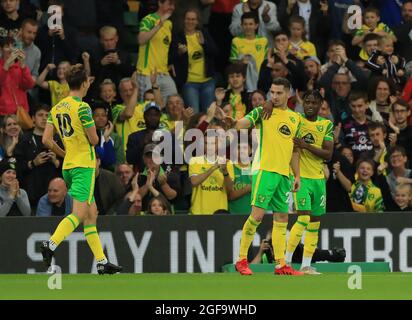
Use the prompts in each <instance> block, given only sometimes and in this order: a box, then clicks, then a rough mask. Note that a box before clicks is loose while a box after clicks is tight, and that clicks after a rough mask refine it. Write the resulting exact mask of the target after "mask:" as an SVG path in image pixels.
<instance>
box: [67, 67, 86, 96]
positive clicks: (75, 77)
mask: <svg viewBox="0 0 412 320" xmlns="http://www.w3.org/2000/svg"><path fill="white" fill-rule="evenodd" d="M87 78H88V77H87V72H86V69H85V68H84V66H83V65H82V64H76V65H74V66H71V67H70V69H69V71H68V72H67V74H66V80H67V83H68V84H69V88H70V90H79V89H80V88H81V87H82V84H83V83H84V82H86V81H87Z"/></svg>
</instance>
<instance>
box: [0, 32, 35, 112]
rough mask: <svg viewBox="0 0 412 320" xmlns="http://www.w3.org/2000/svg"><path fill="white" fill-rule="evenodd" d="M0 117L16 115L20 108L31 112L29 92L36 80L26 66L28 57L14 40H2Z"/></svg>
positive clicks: (0, 41) (0, 45)
mask: <svg viewBox="0 0 412 320" xmlns="http://www.w3.org/2000/svg"><path fill="white" fill-rule="evenodd" d="M0 47H1V50H0V51H1V55H2V57H1V58H0V87H1V91H0V115H1V116H4V115H8V114H16V112H17V108H18V107H19V106H21V107H23V108H24V110H25V111H26V112H29V103H28V101H27V90H29V89H31V88H33V87H34V84H35V83H34V79H33V77H32V76H31V74H30V70H29V68H28V67H27V66H26V62H25V59H26V55H25V54H24V51H23V50H18V49H16V47H15V41H14V39H13V38H10V37H6V38H3V39H1V40H0Z"/></svg>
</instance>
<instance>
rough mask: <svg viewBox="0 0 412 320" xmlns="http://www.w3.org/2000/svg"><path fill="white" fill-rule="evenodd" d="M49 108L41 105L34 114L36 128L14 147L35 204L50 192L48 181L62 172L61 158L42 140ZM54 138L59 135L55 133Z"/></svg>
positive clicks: (21, 178) (21, 177)
mask: <svg viewBox="0 0 412 320" xmlns="http://www.w3.org/2000/svg"><path fill="white" fill-rule="evenodd" d="M49 111H50V108H49V107H48V106H47V105H40V106H39V107H37V109H36V110H35V112H34V115H33V116H32V119H33V123H34V129H33V130H31V131H28V132H26V133H24V135H23V137H22V138H21V140H20V142H19V143H18V144H17V146H16V149H15V157H16V160H17V166H16V169H17V177H18V179H19V181H20V183H21V186H22V187H23V188H24V189H25V190H26V191H27V193H28V196H29V200H30V204H31V206H32V207H33V208H34V207H35V206H36V205H37V203H38V202H39V200H40V198H41V197H42V196H43V195H44V194H45V193H47V190H48V185H49V182H50V181H51V180H52V179H53V178H55V177H58V176H59V173H60V167H61V163H62V160H61V159H59V158H57V156H56V154H55V153H53V152H51V151H50V150H49V149H48V148H47V147H46V146H44V145H43V143H42V137H43V133H44V130H45V128H46V124H47V116H48V114H49ZM55 140H56V141H58V140H59V138H58V136H57V135H56V136H55Z"/></svg>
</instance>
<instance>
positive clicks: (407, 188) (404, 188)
mask: <svg viewBox="0 0 412 320" xmlns="http://www.w3.org/2000/svg"><path fill="white" fill-rule="evenodd" d="M395 202H396V204H397V205H398V207H399V210H396V211H405V212H406V211H412V186H411V185H410V184H400V185H398V186H396V191H395Z"/></svg>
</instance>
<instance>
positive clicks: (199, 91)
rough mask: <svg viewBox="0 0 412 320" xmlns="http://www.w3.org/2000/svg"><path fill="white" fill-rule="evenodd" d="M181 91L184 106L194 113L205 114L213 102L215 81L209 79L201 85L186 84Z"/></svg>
mask: <svg viewBox="0 0 412 320" xmlns="http://www.w3.org/2000/svg"><path fill="white" fill-rule="evenodd" d="M182 91H183V100H184V101H185V105H186V106H188V107H192V108H193V110H194V112H195V113H198V112H202V111H203V112H206V111H207V109H208V108H209V106H210V105H211V103H212V102H213V101H215V80H214V79H210V80H209V81H206V82H203V83H195V82H186V83H185V85H184V86H183V90H182Z"/></svg>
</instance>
